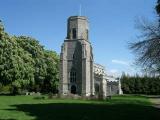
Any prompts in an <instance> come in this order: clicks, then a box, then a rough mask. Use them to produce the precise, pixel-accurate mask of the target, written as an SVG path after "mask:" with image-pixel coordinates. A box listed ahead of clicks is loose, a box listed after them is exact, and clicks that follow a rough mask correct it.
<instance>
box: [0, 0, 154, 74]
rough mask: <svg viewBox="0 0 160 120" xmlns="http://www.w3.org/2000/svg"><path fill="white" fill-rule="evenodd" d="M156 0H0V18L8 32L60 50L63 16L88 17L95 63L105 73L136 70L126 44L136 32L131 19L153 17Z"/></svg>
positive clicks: (65, 19)
mask: <svg viewBox="0 0 160 120" xmlns="http://www.w3.org/2000/svg"><path fill="white" fill-rule="evenodd" d="M155 4H156V0H0V20H2V21H3V24H4V26H5V31H6V32H8V33H9V34H11V35H17V36H19V35H25V36H30V37H33V38H35V39H37V40H38V41H39V42H40V43H41V44H42V45H43V46H44V47H45V48H46V49H49V50H54V51H56V52H57V53H58V54H59V53H60V48H61V45H62V43H63V41H64V39H65V37H66V32H67V18H68V17H69V16H75V15H79V11H80V6H81V15H82V16H87V18H88V20H89V25H90V30H89V40H90V42H91V43H92V46H93V54H94V61H95V63H99V64H101V65H103V66H105V67H106V70H107V72H108V73H109V74H120V73H121V72H127V73H130V74H135V73H136V72H139V69H138V68H137V66H135V65H134V64H133V63H134V60H135V56H134V54H133V53H132V52H131V51H130V50H129V49H128V43H129V42H134V41H136V40H137V36H138V35H139V34H140V32H139V31H138V30H137V29H135V21H136V20H137V19H139V18H141V17H145V18H147V19H149V20H153V19H154V18H156V13H155V11H154V6H155Z"/></svg>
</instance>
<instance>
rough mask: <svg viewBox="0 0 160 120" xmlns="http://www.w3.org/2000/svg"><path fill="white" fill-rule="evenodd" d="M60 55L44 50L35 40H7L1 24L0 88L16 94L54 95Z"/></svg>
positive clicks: (11, 38)
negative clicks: (3, 87)
mask: <svg viewBox="0 0 160 120" xmlns="http://www.w3.org/2000/svg"><path fill="white" fill-rule="evenodd" d="M58 66H59V55H57V53H56V52H54V51H49V50H45V49H44V47H43V46H42V45H41V44H40V43H39V42H38V40H36V39H34V38H31V37H26V36H10V35H8V34H7V33H6V32H5V31H4V27H3V24H2V23H0V84H1V86H11V87H12V89H11V90H12V92H13V93H14V94H16V93H18V91H19V90H20V91H22V90H28V91H31V90H32V91H33V90H34V91H40V92H56V91H57V85H58V80H59V79H58V74H59V67H58Z"/></svg>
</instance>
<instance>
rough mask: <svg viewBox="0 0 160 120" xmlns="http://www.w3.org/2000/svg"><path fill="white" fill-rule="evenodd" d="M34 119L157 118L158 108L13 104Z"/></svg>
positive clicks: (141, 119) (110, 119)
mask: <svg viewBox="0 0 160 120" xmlns="http://www.w3.org/2000/svg"><path fill="white" fill-rule="evenodd" d="M14 107H15V109H12V110H16V111H23V112H25V113H26V114H27V115H29V116H34V117H36V119H35V120H159V119H160V110H159V109H156V108H154V107H152V106H143V105H136V104H135V105H133V104H115V105H106V104H86V103H84V104H83V103H50V104H21V105H14ZM10 110H11V109H10Z"/></svg>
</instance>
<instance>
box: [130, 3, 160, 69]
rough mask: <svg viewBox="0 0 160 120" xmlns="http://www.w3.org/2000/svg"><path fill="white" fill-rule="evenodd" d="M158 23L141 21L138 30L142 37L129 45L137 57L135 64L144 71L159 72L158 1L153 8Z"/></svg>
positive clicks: (159, 16)
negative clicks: (140, 66)
mask: <svg viewBox="0 0 160 120" xmlns="http://www.w3.org/2000/svg"><path fill="white" fill-rule="evenodd" d="M155 9H156V12H157V14H158V21H157V22H155V23H147V22H146V21H142V22H141V23H140V25H139V26H138V28H139V29H140V30H141V32H142V35H141V37H140V40H139V41H138V42H133V43H130V45H129V48H130V49H131V50H132V51H133V52H134V53H135V54H136V55H137V60H136V61H137V63H139V64H140V65H142V66H143V67H144V68H145V69H149V70H151V71H158V72H160V0H158V1H157V5H156V7H155Z"/></svg>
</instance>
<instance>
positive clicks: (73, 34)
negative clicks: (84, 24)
mask: <svg viewBox="0 0 160 120" xmlns="http://www.w3.org/2000/svg"><path fill="white" fill-rule="evenodd" d="M72 38H73V39H76V38H77V31H76V28H73V29H72Z"/></svg>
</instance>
